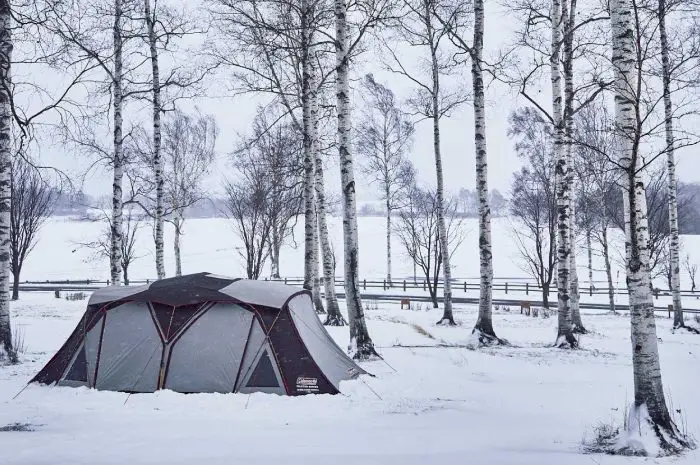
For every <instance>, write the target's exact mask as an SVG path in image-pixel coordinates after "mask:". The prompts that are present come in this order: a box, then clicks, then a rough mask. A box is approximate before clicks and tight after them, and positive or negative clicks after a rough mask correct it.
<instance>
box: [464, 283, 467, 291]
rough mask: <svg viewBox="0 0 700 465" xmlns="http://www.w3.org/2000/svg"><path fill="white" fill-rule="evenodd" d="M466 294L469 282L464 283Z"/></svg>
mask: <svg viewBox="0 0 700 465" xmlns="http://www.w3.org/2000/svg"><path fill="white" fill-rule="evenodd" d="M464 292H467V282H466V281H464Z"/></svg>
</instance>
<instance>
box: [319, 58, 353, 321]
mask: <svg viewBox="0 0 700 465" xmlns="http://www.w3.org/2000/svg"><path fill="white" fill-rule="evenodd" d="M312 77H313V81H312V82H313V88H314V95H313V107H312V108H313V109H314V117H313V124H312V127H311V129H312V133H311V135H312V137H311V140H312V150H313V154H314V188H315V189H314V190H315V194H316V202H315V204H316V220H317V226H318V232H317V237H318V245H319V249H318V250H319V252H320V254H321V260H322V263H323V292H324V294H325V297H326V312H327V315H326V321H325V322H324V323H323V324H324V325H328V326H344V325H345V324H346V321H345V318H343V315H342V313H340V306H339V305H338V297H337V296H336V294H335V258H334V256H333V248H332V246H331V241H330V237H329V234H328V221H327V218H326V216H327V214H326V188H325V181H324V174H323V160H322V159H321V151H320V150H319V140H318V134H319V133H318V125H319V118H318V92H319V89H318V80H317V78H318V76H317V72H316V70H315V68H314V69H313V74H312ZM317 261H318V260H317Z"/></svg>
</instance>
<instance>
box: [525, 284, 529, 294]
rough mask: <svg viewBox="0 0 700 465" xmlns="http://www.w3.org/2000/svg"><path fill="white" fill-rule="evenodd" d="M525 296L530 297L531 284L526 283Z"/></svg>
mask: <svg viewBox="0 0 700 465" xmlns="http://www.w3.org/2000/svg"><path fill="white" fill-rule="evenodd" d="M525 295H530V283H525Z"/></svg>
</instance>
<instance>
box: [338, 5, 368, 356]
mask: <svg viewBox="0 0 700 465" xmlns="http://www.w3.org/2000/svg"><path fill="white" fill-rule="evenodd" d="M334 2H335V3H334V6H335V34H336V36H335V55H336V101H337V103H336V105H337V112H338V153H339V154H340V180H341V181H340V182H341V188H342V193H343V246H344V252H345V257H344V263H345V266H344V268H345V300H346V303H347V309H348V319H349V323H350V352H351V353H352V357H353V358H355V359H368V358H372V357H375V356H378V354H377V352H376V350H375V349H374V344H373V343H372V339H371V338H370V336H369V331H368V330H367V323H366V321H365V315H364V311H363V309H362V301H361V297H360V277H359V269H360V264H359V259H360V256H359V255H360V254H359V245H358V237H357V205H356V201H355V170H354V166H353V156H352V154H351V153H350V148H351V147H350V130H351V128H350V82H349V71H350V70H349V66H350V57H349V56H348V52H349V37H348V32H349V29H348V24H347V4H346V3H345V0H334Z"/></svg>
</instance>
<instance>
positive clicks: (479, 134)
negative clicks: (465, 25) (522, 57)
mask: <svg viewBox="0 0 700 465" xmlns="http://www.w3.org/2000/svg"><path fill="white" fill-rule="evenodd" d="M472 47H473V48H472V53H471V61H472V86H473V92H474V144H475V147H476V190H477V195H478V198H479V276H480V287H479V317H478V319H477V322H476V325H475V326H474V333H475V334H478V337H479V341H480V342H481V343H490V342H499V339H498V338H497V337H496V333H495V332H494V330H493V319H492V313H491V307H492V298H493V293H492V292H493V288H492V286H493V254H492V249H491V206H490V205H489V187H488V169H487V168H488V158H487V156H486V103H485V95H484V73H483V69H482V53H483V47H484V1H483V0H475V1H474V43H473V45H472Z"/></svg>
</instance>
